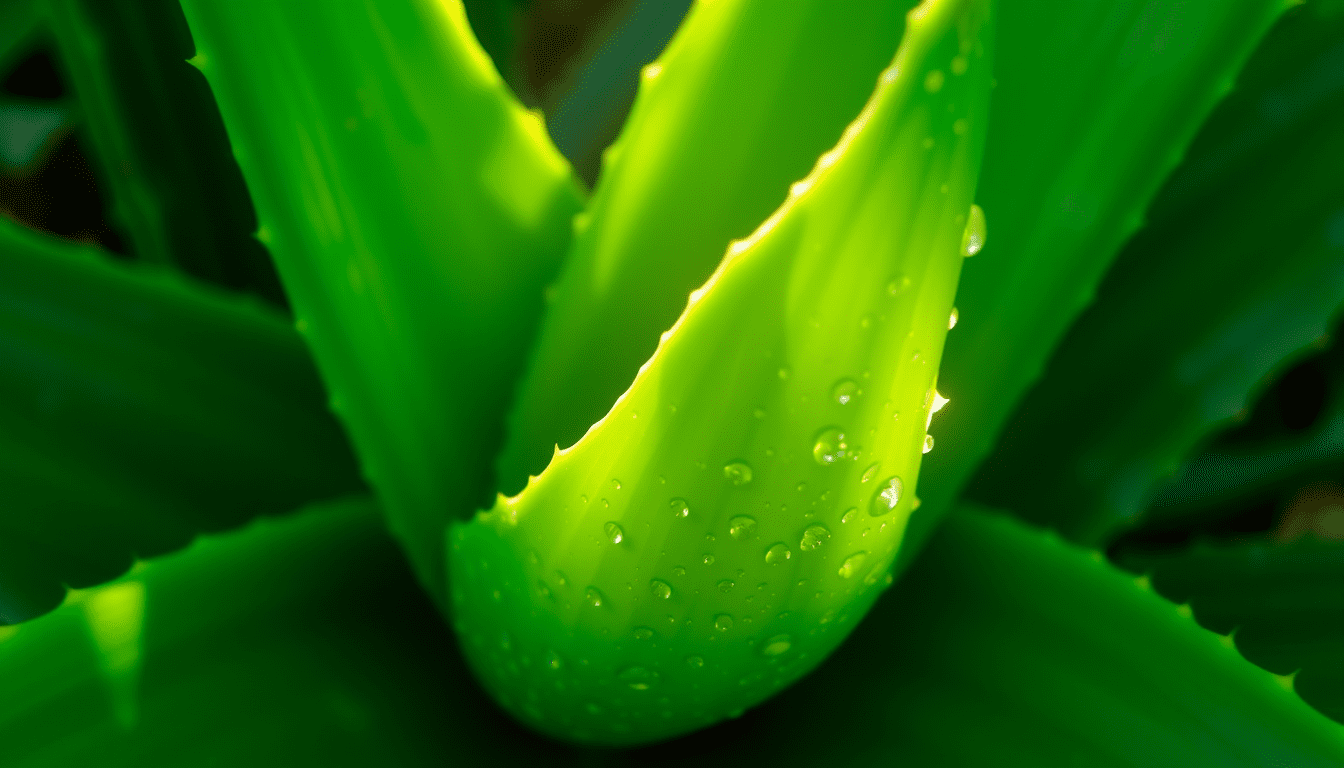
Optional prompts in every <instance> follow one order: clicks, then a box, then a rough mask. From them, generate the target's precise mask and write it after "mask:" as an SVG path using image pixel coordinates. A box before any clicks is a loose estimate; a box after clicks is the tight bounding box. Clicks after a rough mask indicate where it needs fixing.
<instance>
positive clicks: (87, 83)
mask: <svg viewBox="0 0 1344 768" xmlns="http://www.w3.org/2000/svg"><path fill="white" fill-rule="evenodd" d="M41 8H42V18H43V20H44V22H45V23H46V25H47V26H48V27H49V28H50V30H51V32H52V34H53V37H54V39H55V42H56V50H57V52H58V53H59V54H60V59H61V65H62V69H63V70H64V74H65V75H66V76H67V78H68V79H69V80H70V84H71V85H72V86H73V90H74V93H75V96H76V97H77V99H78V101H79V103H80V107H81V110H82V112H83V114H84V116H85V118H86V120H85V121H84V126H83V127H84V130H86V131H87V132H88V134H89V135H90V137H91V138H92V139H93V142H92V143H93V148H94V149H95V159H96V160H98V161H100V164H101V165H102V171H103V173H102V177H101V181H103V182H105V183H106V184H107V185H108V187H109V188H110V190H111V193H112V194H111V203H112V205H111V208H112V211H111V212H112V214H113V216H114V217H115V218H116V219H117V221H118V222H119V223H121V224H122V225H124V227H125V229H126V232H127V234H128V235H129V236H130V246H131V250H132V252H133V253H134V255H135V256H136V257H137V258H140V259H143V260H145V261H151V262H156V263H161V264H172V265H175V266H177V267H178V268H180V269H182V270H183V271H185V272H187V273H189V274H191V275H193V276H195V277H199V278H202V279H205V280H209V281H212V282H217V283H220V284H222V285H226V286H229V287H232V288H243V289H247V290H251V291H253V292H256V293H258V294H260V295H262V296H265V297H266V298H267V299H269V300H271V301H273V302H276V303H279V304H283V303H284V294H283V292H282V291H281V289H280V284H279V281H278V280H277V278H276V275H275V268H274V266H273V265H272V264H271V261H270V257H269V256H268V255H267V254H266V252H265V250H264V249H263V248H262V247H261V246H260V244H258V243H257V242H256V240H254V239H253V238H252V237H251V235H252V233H253V232H254V231H256V226H257V224H256V217H255V215H254V214H253V212H252V208H251V203H250V201H249V200H248V198H247V190H246V189H245V187H244V186H243V180H242V176H241V175H240V174H239V173H238V167H237V165H236V164H235V163H234V161H233V157H232V156H231V155H230V153H229V145H228V141H227V139H226V138H225V136H224V129H223V125H222V124H221V123H220V120H219V112H218V110H217V109H216V108H215V105H214V102H213V100H212V99H211V96H210V90H209V87H208V86H207V85H206V83H205V80H204V79H203V78H202V77H201V73H200V72H198V71H196V70H195V69H193V68H192V67H191V66H190V65H188V64H186V63H185V62H184V61H183V59H186V58H187V57H189V56H191V54H192V46H191V36H190V34H189V33H188V31H187V28H186V22H185V21H184V20H183V18H182V10H181V8H180V6H179V5H178V3H177V2H176V0H142V1H140V2H134V3H124V2H102V1H100V0H44V1H43V2H42V4H41Z"/></svg>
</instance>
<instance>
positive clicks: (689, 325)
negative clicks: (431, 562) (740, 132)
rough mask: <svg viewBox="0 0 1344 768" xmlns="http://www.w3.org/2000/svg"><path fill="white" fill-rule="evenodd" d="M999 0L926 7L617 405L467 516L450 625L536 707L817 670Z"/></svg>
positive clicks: (935, 334) (941, 324)
mask: <svg viewBox="0 0 1344 768" xmlns="http://www.w3.org/2000/svg"><path fill="white" fill-rule="evenodd" d="M987 6H988V3H981V2H957V1H956V0H950V1H949V0H942V1H935V2H930V3H927V4H925V5H922V6H920V7H918V8H916V9H915V10H913V11H911V12H910V16H909V21H908V22H907V31H906V36H905V39H904V41H903V42H902V44H901V48H900V50H899V51H898V52H897V54H896V57H895V58H894V59H893V61H892V64H891V66H890V67H889V68H888V69H887V70H886V71H885V73H884V74H883V75H882V78H881V79H880V81H879V84H878V87H877V90H876V91H875V92H874V94H873V96H872V98H871V99H870V101H869V102H868V105H867V106H866V107H865V108H864V110H863V112H862V113H860V115H859V116H858V118H857V119H856V120H855V121H854V123H852V124H851V127H850V128H849V129H848V130H847V131H846V132H845V134H844V136H843V137H842V138H841V140H840V143H839V144H838V145H837V146H836V148H835V149H833V150H831V151H830V152H827V153H826V154H824V155H822V157H821V159H820V160H819V161H818V162H817V166H816V168H815V170H814V171H813V173H812V174H811V175H809V176H808V177H807V178H806V179H804V180H803V181H801V182H799V183H797V184H796V185H794V187H793V190H792V192H791V194H790V197H789V198H788V200H786V201H785V203H784V205H783V206H782V207H781V208H780V209H779V210H778V211H777V212H776V213H775V214H774V215H772V216H771V217H770V218H769V219H767V220H766V221H765V223H763V224H762V225H761V226H760V228H759V229H758V230H757V231H756V232H755V233H754V234H752V235H751V236H750V237H749V238H747V239H746V240H742V241H739V242H737V243H734V244H733V246H732V247H730V248H729V252H728V256H727V257H726V258H725V259H724V262H723V263H722V264H721V265H720V267H719V269H718V271H716V272H715V274H714V275H713V276H712V277H711V278H710V279H709V281H708V282H707V283H706V284H705V286H704V288H702V289H700V290H698V291H696V292H695V293H693V294H692V295H691V300H690V303H689V305H688V307H687V308H686V311H685V313H684V314H683V315H682V316H681V318H680V319H679V320H678V321H677V323H676V325H674V326H673V328H672V330H670V331H669V332H668V333H666V334H665V335H664V336H663V340H662V342H661V344H660V345H659V347H658V350H657V351H656V352H655V353H654V356H653V357H652V358H651V359H650V361H649V362H648V363H647V364H646V365H645V366H644V367H643V368H641V369H640V373H639V375H638V377H637V378H636V379H635V382H634V384H633V385H631V387H630V389H629V390H628V391H627V392H626V393H625V394H624V395H622V396H621V398H620V399H619V400H618V401H617V402H616V405H615V406H614V407H613V408H612V409H611V412H610V413H608V414H607V416H606V417H605V418H604V419H603V420H602V421H600V422H598V424H596V425H595V426H594V427H593V428H592V430H590V431H589V432H588V433H587V435H585V436H584V438H583V439H582V440H580V441H579V442H578V443H577V444H576V445H575V446H573V447H572V448H569V449H567V450H565V451H563V452H560V451H557V454H556V457H555V458H554V459H553V460H552V461H551V464H550V466H548V467H547V468H546V470H545V471H544V472H543V473H542V474H541V476H540V477H537V478H535V479H534V480H533V481H532V482H530V483H529V484H528V486H527V487H526V488H525V489H524V490H523V491H522V492H521V493H520V494H519V495H517V496H516V497H514V498H504V497H503V496H501V497H500V500H499V502H498V503H497V504H496V505H495V508H494V509H493V510H491V511H490V512H488V513H482V514H481V515H480V516H478V517H477V518H476V520H475V521H473V522H470V523H458V524H455V525H454V526H453V533H452V537H451V539H450V553H449V559H450V563H449V565H450V569H451V579H450V586H451V590H452V598H453V611H454V622H455V626H456V627H457V628H458V630H459V633H460V635H461V637H462V640H463V646H464V649H465V651H466V653H467V656H468V659H469V661H470V662H471V664H472V666H473V667H474V668H475V670H476V671H477V673H478V674H479V675H480V677H481V679H482V682H483V683H484V684H485V686H486V688H487V689H488V690H490V692H491V693H492V694H493V695H494V696H495V697H496V698H497V699H498V700H499V701H500V702H501V703H502V704H503V705H504V706H505V707H506V708H507V709H508V710H509V711H511V712H512V713H514V714H515V715H517V716H518V717H519V718H521V719H522V720H523V721H524V722H526V723H528V724H530V725H532V726H533V727H535V728H537V729H539V730H542V731H544V732H546V733H550V734H553V735H557V736H560V737H563V738H566V739H573V740H577V741H581V742H596V743H607V744H612V743H616V744H619V743H638V742H642V741H649V740H653V739H659V738H667V737H669V736H672V735H676V734H678V733H683V732H686V731H689V730H692V729H695V728H698V727H702V726H704V725H707V724H709V723H712V722H715V721H716V720H719V719H721V718H723V717H726V716H731V715H732V714H734V713H739V712H741V711H742V710H743V709H744V708H746V707H750V706H753V705H755V704H757V703H759V702H760V701H762V700H763V699H765V698H766V697H768V696H770V695H772V694H773V693H775V692H776V691H778V690H779V689H780V688H781V687H783V686H784V685H787V684H788V683H789V682H791V681H792V680H794V679H796V678H797V677H798V676H800V675H802V674H804V673H805V672H807V671H808V670H809V669H811V668H812V667H813V666H815V665H816V664H817V663H819V662H820V661H821V660H823V659H824V658H825V657H826V655H827V654H828V653H830V651H831V650H832V649H833V648H834V647H835V646H836V645H837V644H838V643H839V642H840V641H841V640H842V639H843V638H844V637H845V635H847V634H848V633H849V631H850V630H851V629H852V628H853V626H854V625H855V623H857V622H858V620H859V619H860V618H862V616H863V614H864V613H865V611H866V610H867V608H868V607H869V606H870V605H871V603H872V600H873V599H874V598H875V597H876V596H877V593H878V591H879V588H878V587H877V584H878V583H880V582H881V581H882V580H883V579H884V577H885V576H886V574H887V570H888V568H889V567H890V565H891V562H892V560H893V558H894V557H895V555H896V552H897V550H898V549H899V548H900V547H901V546H902V533H903V530H904V527H905V520H906V518H907V517H908V516H909V514H910V511H911V510H912V509H913V508H914V507H916V506H918V501H917V500H916V498H915V495H914V492H915V481H916V477H917V475H918V472H919V461H920V457H921V455H922V449H923V447H924V444H925V428H926V426H927V425H928V419H929V417H930V416H931V414H932V412H933V410H936V407H937V403H936V393H935V392H934V390H933V383H934V378H935V374H936V370H937V365H938V358H939V354H940V351H941V347H942V342H943V339H944V337H945V336H946V334H947V327H948V321H947V318H948V312H949V311H950V310H951V307H952V295H953V293H954V291H955V290H956V279H957V274H958V273H959V272H960V270H961V263H962V261H963V260H964V258H963V256H964V251H963V250H962V248H963V245H962V243H963V238H964V233H965V232H967V231H972V232H973V231H974V225H973V224H972V225H970V229H969V230H968V221H967V212H968V211H970V210H972V208H971V195H972V191H973V189H974V186H975V177H976V173H977V171H978V168H979V159H980V157H979V155H980V147H981V142H982V141H983V135H984V134H983V131H984V126H985V123H986V112H985V108H986V106H987V102H988V100H989V79H990V77H989V69H990V61H991V57H990V53H991V51H990V36H989V32H988V26H989V20H988V7H987Z"/></svg>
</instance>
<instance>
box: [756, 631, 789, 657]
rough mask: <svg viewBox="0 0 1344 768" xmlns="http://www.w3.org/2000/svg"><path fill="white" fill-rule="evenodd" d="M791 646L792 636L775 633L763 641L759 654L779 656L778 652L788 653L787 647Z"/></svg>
mask: <svg viewBox="0 0 1344 768" xmlns="http://www.w3.org/2000/svg"><path fill="white" fill-rule="evenodd" d="M792 647H793V638H791V637H789V636H788V635H775V636H774V637H772V638H770V639H769V640H766V641H765V645H764V646H763V647H762V648H761V654H762V655H765V656H779V655H780V654H784V653H788V651H789V649H790V648H792Z"/></svg>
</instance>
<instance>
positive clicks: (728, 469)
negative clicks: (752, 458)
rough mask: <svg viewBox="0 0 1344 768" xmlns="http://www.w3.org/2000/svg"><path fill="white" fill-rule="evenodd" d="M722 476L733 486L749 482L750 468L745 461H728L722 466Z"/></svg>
mask: <svg viewBox="0 0 1344 768" xmlns="http://www.w3.org/2000/svg"><path fill="white" fill-rule="evenodd" d="M723 476H724V477H725V478H727V479H728V482H730V483H732V484H733V485H746V484H747V483H750V482H751V466H750V465H748V464H747V463H746V462H745V461H730V462H728V463H727V464H724V465H723Z"/></svg>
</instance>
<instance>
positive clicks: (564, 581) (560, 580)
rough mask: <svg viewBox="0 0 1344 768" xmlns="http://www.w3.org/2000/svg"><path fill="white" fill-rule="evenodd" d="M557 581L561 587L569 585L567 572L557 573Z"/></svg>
mask: <svg viewBox="0 0 1344 768" xmlns="http://www.w3.org/2000/svg"><path fill="white" fill-rule="evenodd" d="M555 581H556V583H557V584H559V585H560V586H562V587H563V586H565V585H566V584H568V583H569V577H568V576H566V575H565V572H564V571H556V572H555Z"/></svg>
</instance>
